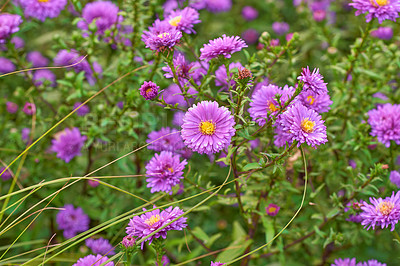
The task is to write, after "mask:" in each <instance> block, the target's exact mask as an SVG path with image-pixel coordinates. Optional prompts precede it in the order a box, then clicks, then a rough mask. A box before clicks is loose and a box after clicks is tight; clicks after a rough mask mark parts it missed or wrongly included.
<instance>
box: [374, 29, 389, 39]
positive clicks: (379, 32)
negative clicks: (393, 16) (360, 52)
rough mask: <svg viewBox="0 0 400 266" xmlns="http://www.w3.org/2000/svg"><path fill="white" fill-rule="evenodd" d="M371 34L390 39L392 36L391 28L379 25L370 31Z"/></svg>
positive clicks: (375, 36)
mask: <svg viewBox="0 0 400 266" xmlns="http://www.w3.org/2000/svg"><path fill="white" fill-rule="evenodd" d="M371 36H372V37H374V38H379V39H382V40H390V39H392V37H393V30H392V28H391V27H379V28H377V29H376V30H373V31H371Z"/></svg>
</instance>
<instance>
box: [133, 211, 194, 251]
mask: <svg viewBox="0 0 400 266" xmlns="http://www.w3.org/2000/svg"><path fill="white" fill-rule="evenodd" d="M154 208H155V207H154ZM143 211H145V212H146V211H147V210H146V209H145V208H143ZM182 214H183V211H182V210H181V209H179V208H178V207H175V208H174V209H172V206H171V207H169V208H168V209H166V210H164V211H162V212H160V210H159V209H157V210H154V211H149V212H146V213H144V214H142V215H141V216H134V217H133V218H132V219H131V220H130V221H129V224H128V226H127V227H126V233H127V234H128V235H133V236H137V237H139V238H144V237H146V236H148V235H149V234H151V233H152V232H154V231H156V230H157V229H158V228H160V227H162V226H164V225H166V224H169V223H170V222H171V221H172V220H174V219H176V218H177V217H178V216H180V215H182ZM186 220H187V218H185V217H181V218H179V219H178V220H176V221H175V222H173V223H171V224H170V225H168V226H167V227H165V228H163V229H162V230H160V231H159V232H157V233H156V234H154V235H152V236H151V237H149V238H147V239H146V241H147V242H149V245H150V244H151V242H152V241H153V239H155V238H159V237H162V238H164V239H165V238H167V232H168V231H170V230H179V231H180V230H182V229H183V228H185V227H186V226H187V224H186ZM146 241H143V242H142V245H141V248H142V249H143V247H144V242H146Z"/></svg>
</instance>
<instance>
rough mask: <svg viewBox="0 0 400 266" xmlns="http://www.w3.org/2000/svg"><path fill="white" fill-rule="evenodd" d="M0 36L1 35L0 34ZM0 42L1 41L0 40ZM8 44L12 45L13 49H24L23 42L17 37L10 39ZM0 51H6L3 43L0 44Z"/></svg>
mask: <svg viewBox="0 0 400 266" xmlns="http://www.w3.org/2000/svg"><path fill="white" fill-rule="evenodd" d="M0 31H1V26H0ZM0 35H1V33H0ZM0 41H1V40H0ZM10 42H11V43H12V44H14V48H15V49H17V50H19V49H22V48H24V47H25V41H24V40H23V39H22V38H20V37H18V36H14V37H12V38H11V40H10ZM0 51H7V46H6V45H5V44H4V43H1V42H0Z"/></svg>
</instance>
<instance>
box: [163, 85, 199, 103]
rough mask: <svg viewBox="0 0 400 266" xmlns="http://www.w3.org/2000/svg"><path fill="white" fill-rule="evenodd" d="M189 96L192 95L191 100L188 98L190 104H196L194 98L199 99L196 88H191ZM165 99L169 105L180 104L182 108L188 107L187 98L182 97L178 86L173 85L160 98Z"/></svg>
mask: <svg viewBox="0 0 400 266" xmlns="http://www.w3.org/2000/svg"><path fill="white" fill-rule="evenodd" d="M187 93H188V94H189V95H192V97H191V98H188V101H189V104H192V103H193V102H194V98H195V97H197V96H196V94H197V93H198V92H197V91H196V90H195V89H194V88H192V87H190V88H189V89H188V91H187ZM161 97H162V98H163V99H164V101H165V102H166V103H167V104H172V105H175V104H178V106H180V107H187V102H186V100H185V98H184V97H183V96H182V91H181V89H180V88H179V86H178V85H176V84H172V85H170V86H169V87H168V88H167V89H165V90H164V91H163V93H162V96H160V98H161Z"/></svg>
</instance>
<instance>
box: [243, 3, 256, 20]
mask: <svg viewBox="0 0 400 266" xmlns="http://www.w3.org/2000/svg"><path fill="white" fill-rule="evenodd" d="M242 17H243V18H244V19H245V20H247V21H251V20H255V19H256V18H257V17H258V10H257V9H255V8H254V7H252V6H245V7H243V9H242Z"/></svg>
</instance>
